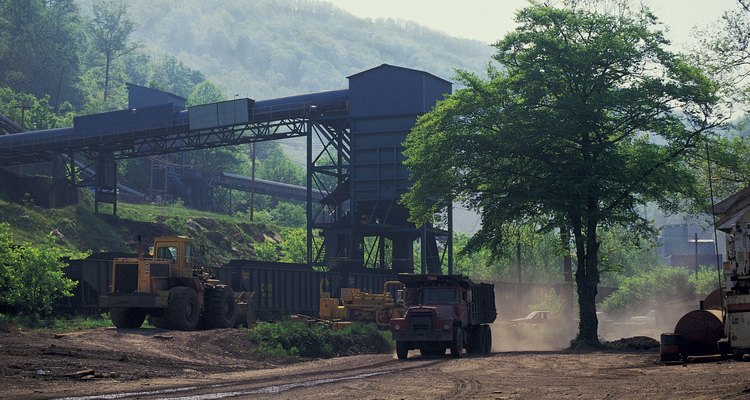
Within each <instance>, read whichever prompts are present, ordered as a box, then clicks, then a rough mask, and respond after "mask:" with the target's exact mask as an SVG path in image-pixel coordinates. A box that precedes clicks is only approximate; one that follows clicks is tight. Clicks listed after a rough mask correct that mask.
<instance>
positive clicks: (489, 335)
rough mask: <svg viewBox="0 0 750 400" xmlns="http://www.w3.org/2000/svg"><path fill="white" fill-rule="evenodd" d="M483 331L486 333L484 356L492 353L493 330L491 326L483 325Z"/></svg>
mask: <svg viewBox="0 0 750 400" xmlns="http://www.w3.org/2000/svg"><path fill="white" fill-rule="evenodd" d="M482 328H483V329H482V330H483V331H484V348H483V349H482V353H483V354H490V353H492V329H490V326H489V325H483V326H482Z"/></svg>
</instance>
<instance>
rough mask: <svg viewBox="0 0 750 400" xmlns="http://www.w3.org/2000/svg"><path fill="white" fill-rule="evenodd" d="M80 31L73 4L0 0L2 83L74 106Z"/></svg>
mask: <svg viewBox="0 0 750 400" xmlns="http://www.w3.org/2000/svg"><path fill="white" fill-rule="evenodd" d="M80 32H81V18H80V15H79V12H78V6H77V5H76V3H75V1H74V0H56V1H44V0H27V1H15V0H0V85H2V86H9V87H11V88H13V89H14V90H16V91H20V92H27V93H31V94H33V95H35V96H38V97H43V96H46V95H49V96H50V98H51V103H52V107H53V108H54V109H55V110H57V109H58V107H59V106H60V105H61V104H62V103H63V102H64V101H66V100H67V101H72V102H75V103H78V101H79V99H78V89H77V80H78V73H79V59H78V55H79V53H80V50H81V47H82V46H81V42H80V40H78V37H79V36H80Z"/></svg>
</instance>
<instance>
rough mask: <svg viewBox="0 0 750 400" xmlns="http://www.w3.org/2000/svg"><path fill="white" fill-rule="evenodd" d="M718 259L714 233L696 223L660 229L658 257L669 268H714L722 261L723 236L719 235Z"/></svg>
mask: <svg viewBox="0 0 750 400" xmlns="http://www.w3.org/2000/svg"><path fill="white" fill-rule="evenodd" d="M720 235H721V236H720V237H719V243H720V244H721V246H720V248H719V258H717V257H716V242H715V240H714V231H713V229H712V228H711V227H710V226H708V227H704V226H701V224H698V223H687V224H673V225H664V226H662V227H661V238H660V240H659V241H660V248H659V255H661V257H662V258H663V260H664V262H665V263H666V264H667V265H670V266H681V267H688V268H695V267H696V265H709V266H716V263H717V262H719V263H721V262H722V261H723V251H721V249H723V247H724V246H723V245H724V241H723V234H721V233H720Z"/></svg>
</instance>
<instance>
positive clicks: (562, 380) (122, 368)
mask: <svg viewBox="0 0 750 400" xmlns="http://www.w3.org/2000/svg"><path fill="white" fill-rule="evenodd" d="M157 336H158V337H157ZM53 345H54V346H53ZM657 356H658V355H657V354H656V353H609V352H582V353H572V352H566V351H546V352H496V353H493V354H492V355H490V356H487V357H481V358H468V357H465V358H461V359H452V358H449V357H446V358H422V357H420V356H419V355H418V352H417V351H414V352H412V354H411V356H410V359H409V360H406V361H399V360H396V359H395V356H394V355H391V354H376V355H359V356H352V357H341V358H335V359H328V360H316V361H307V362H302V363H290V361H289V360H284V359H274V358H269V357H265V356H260V355H258V354H257V353H256V352H255V348H254V346H253V344H252V343H249V342H248V341H247V339H246V335H243V334H241V333H240V331H236V330H224V331H210V332H158V331H156V332H154V331H152V332H148V331H116V330H96V331H86V332H81V333H75V334H69V335H63V336H59V335H58V337H56V335H54V334H39V333H27V332H10V333H0V373H1V375H0V388H2V390H1V391H0V398H3V399H15V398H24V399H26V398H66V397H68V398H70V397H83V396H95V397H87V398H102V397H98V396H101V395H108V396H107V397H106V398H110V399H117V398H124V399H130V398H177V399H196V400H197V399H219V398H273V399H295V400H299V399H319V398H351V399H454V398H467V399H471V398H475V399H539V398H551V399H568V398H575V399H603V398H648V399H675V398H690V399H716V398H727V399H732V398H748V397H750V363H742V362H735V361H725V362H721V363H708V364H688V365H685V366H682V365H680V366H662V365H658V364H656V363H654V359H655V358H657ZM85 369H91V370H94V371H93V374H91V375H89V376H90V378H88V379H84V380H81V379H80V376H78V375H76V374H75V373H76V372H79V371H81V370H85ZM40 371H43V372H40Z"/></svg>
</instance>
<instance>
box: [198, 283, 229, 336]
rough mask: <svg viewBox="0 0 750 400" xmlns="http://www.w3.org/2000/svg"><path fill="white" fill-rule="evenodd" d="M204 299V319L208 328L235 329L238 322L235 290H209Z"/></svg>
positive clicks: (226, 287) (225, 288) (221, 288)
mask: <svg viewBox="0 0 750 400" xmlns="http://www.w3.org/2000/svg"><path fill="white" fill-rule="evenodd" d="M204 299H205V302H204V305H205V310H204V311H203V319H204V322H205V326H206V327H207V328H209V329H212V328H232V327H234V325H235V323H236V321H237V303H235V300H234V290H232V288H231V287H229V286H223V287H216V288H213V289H208V290H206V295H205V297H204Z"/></svg>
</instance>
